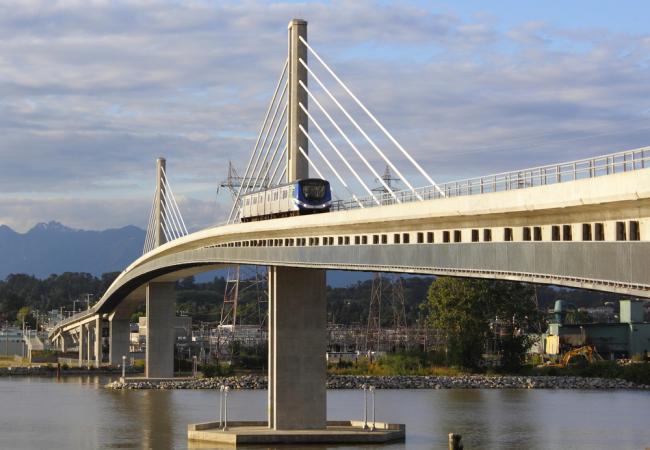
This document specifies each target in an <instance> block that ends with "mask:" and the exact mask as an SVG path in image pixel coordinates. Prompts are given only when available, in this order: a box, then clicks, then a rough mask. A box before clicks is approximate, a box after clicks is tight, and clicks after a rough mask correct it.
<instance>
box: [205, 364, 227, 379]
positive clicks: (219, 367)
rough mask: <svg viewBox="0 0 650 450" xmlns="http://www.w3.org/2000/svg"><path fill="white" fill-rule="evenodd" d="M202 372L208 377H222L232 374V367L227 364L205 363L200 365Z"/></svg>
mask: <svg viewBox="0 0 650 450" xmlns="http://www.w3.org/2000/svg"><path fill="white" fill-rule="evenodd" d="M199 370H200V371H201V373H203V376H204V377H206V378H212V377H222V376H225V375H230V374H232V368H231V367H230V366H228V365H226V364H219V363H216V364H203V365H202V366H200V367H199Z"/></svg>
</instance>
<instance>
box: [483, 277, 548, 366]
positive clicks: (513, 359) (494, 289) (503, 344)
mask: <svg viewBox="0 0 650 450" xmlns="http://www.w3.org/2000/svg"><path fill="white" fill-rule="evenodd" d="M490 294H491V295H490V301H489V303H490V305H489V307H488V311H489V314H491V315H490V317H489V319H492V318H494V321H493V322H492V325H493V330H495V331H496V330H498V339H497V341H496V344H497V346H496V349H497V352H498V353H499V354H500V356H501V365H502V367H503V368H505V369H507V370H517V369H518V368H519V367H520V366H521V363H522V361H523V358H524V356H525V355H526V352H527V351H528V349H530V347H531V345H533V343H534V339H535V337H534V336H533V335H531V332H541V328H542V327H543V325H542V322H543V314H542V313H541V311H539V309H538V308H537V304H536V303H535V290H534V289H533V288H532V287H531V286H530V285H528V284H524V283H515V282H509V281H492V282H491V283H490Z"/></svg>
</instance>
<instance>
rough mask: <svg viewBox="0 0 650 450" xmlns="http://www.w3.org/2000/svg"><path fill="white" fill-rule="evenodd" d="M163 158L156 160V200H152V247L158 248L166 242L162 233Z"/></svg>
mask: <svg viewBox="0 0 650 450" xmlns="http://www.w3.org/2000/svg"><path fill="white" fill-rule="evenodd" d="M165 165H166V163H165V158H158V159H156V199H155V200H154V208H155V209H154V247H159V246H161V245H163V244H164V243H165V242H167V239H166V238H165V232H164V231H163V207H162V202H163V191H164V190H165V186H164V184H163V181H162V180H163V177H164V175H163V173H164V171H165Z"/></svg>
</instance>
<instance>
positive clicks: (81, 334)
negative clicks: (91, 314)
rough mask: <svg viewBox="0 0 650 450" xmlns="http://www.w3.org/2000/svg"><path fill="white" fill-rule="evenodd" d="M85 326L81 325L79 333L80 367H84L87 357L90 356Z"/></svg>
mask: <svg viewBox="0 0 650 450" xmlns="http://www.w3.org/2000/svg"><path fill="white" fill-rule="evenodd" d="M85 327H86V326H85V325H79V329H78V331H77V333H78V340H77V342H78V344H79V345H78V347H79V367H83V365H84V361H85V360H86V357H87V356H86V355H88V353H87V350H88V346H87V345H86V335H85V332H86V331H85V330H84V328H85Z"/></svg>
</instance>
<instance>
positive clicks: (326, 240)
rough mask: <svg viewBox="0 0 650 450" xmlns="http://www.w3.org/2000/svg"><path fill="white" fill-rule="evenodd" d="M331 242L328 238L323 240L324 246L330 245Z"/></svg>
mask: <svg viewBox="0 0 650 450" xmlns="http://www.w3.org/2000/svg"><path fill="white" fill-rule="evenodd" d="M329 242H330V241H329V240H328V239H327V236H326V237H324V238H323V245H327V244H329Z"/></svg>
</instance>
